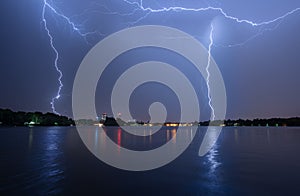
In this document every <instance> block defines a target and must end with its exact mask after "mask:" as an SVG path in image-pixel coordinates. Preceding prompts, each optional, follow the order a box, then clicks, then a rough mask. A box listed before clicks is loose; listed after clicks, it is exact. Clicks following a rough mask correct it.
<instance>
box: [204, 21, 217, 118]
mask: <svg viewBox="0 0 300 196" xmlns="http://www.w3.org/2000/svg"><path fill="white" fill-rule="evenodd" d="M213 33H214V26H213V23H211V24H210V33H209V46H208V59H207V65H206V74H207V76H206V85H207V97H208V105H209V107H210V109H211V116H212V118H211V119H212V120H215V118H216V115H215V109H214V107H213V105H212V103H211V101H212V100H211V95H210V88H209V87H210V85H209V78H210V72H209V67H210V63H211V49H212V46H213V44H214V38H213Z"/></svg>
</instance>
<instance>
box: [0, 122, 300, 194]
mask: <svg viewBox="0 0 300 196" xmlns="http://www.w3.org/2000/svg"><path fill="white" fill-rule="evenodd" d="M88 131H90V132H91V134H92V135H93V134H100V135H96V137H91V138H92V139H95V138H98V139H95V141H94V142H95V144H96V143H98V142H101V144H102V145H103V143H105V141H104V140H100V139H101V138H102V137H101V134H105V132H102V131H100V132H99V130H97V128H95V127H89V128H88ZM186 131H187V137H186V138H187V139H190V137H189V133H188V132H189V130H188V128H187V130H186ZM205 131H206V129H205V128H200V129H199V130H198V132H197V135H196V137H195V138H194V140H193V142H192V143H191V145H190V146H189V147H188V149H187V150H186V151H185V152H184V153H183V154H182V155H181V156H180V157H178V158H177V159H176V160H175V161H173V162H171V163H170V164H168V165H166V166H164V167H161V168H159V169H156V170H151V171H146V172H129V171H123V170H119V169H116V168H113V167H111V166H109V165H106V164H105V163H103V162H101V161H99V160H98V159H97V158H96V157H95V156H94V155H92V154H91V153H90V152H89V151H88V150H87V148H86V147H85V145H84V144H83V143H82V141H81V139H80V137H79V135H78V133H77V131H76V129H75V128H74V127H34V128H29V127H17V128H0V136H1V137H0V147H1V148H0V158H1V160H0V168H1V174H0V180H1V181H0V182H1V185H0V194H1V195H6V194H7V195H45V194H53V195H75V194H76V195H77V194H94V195H216V194H218V195H300V128H259V127H257V128H252V127H251V128H250V127H249V128H244V127H241V128H234V127H232V128H229V127H227V128H224V129H223V131H222V133H221V136H220V138H219V140H218V142H217V144H216V145H215V146H214V148H213V149H212V150H211V151H210V152H209V153H208V154H207V155H206V156H204V157H199V156H198V150H199V146H200V143H201V141H202V138H203V136H204V134H205ZM106 133H107V135H108V136H109V137H110V138H111V139H113V140H114V141H115V142H116V143H118V144H119V145H122V146H125V147H127V148H131V149H137V150H145V149H153V148H156V147H158V146H160V145H162V144H163V143H164V142H166V141H168V140H170V138H172V137H175V135H176V131H175V130H169V129H167V128H165V129H163V130H162V131H159V132H158V133H157V134H155V135H154V136H152V137H133V136H131V135H128V134H126V133H124V132H123V131H122V130H120V129H119V128H117V127H115V128H109V129H108V130H106ZM99 138H100V139H99Z"/></svg>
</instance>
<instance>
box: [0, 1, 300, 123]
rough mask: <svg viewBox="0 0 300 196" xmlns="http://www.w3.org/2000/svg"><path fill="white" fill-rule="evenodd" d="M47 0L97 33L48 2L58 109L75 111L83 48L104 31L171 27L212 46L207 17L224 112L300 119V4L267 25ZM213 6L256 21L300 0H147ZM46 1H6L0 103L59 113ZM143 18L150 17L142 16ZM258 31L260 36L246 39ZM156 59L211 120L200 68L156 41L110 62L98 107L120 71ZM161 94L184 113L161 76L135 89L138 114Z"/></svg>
mask: <svg viewBox="0 0 300 196" xmlns="http://www.w3.org/2000/svg"><path fill="white" fill-rule="evenodd" d="M131 1H134V0H131ZM48 2H49V3H50V4H51V5H52V6H53V7H54V8H55V9H56V10H57V11H59V13H62V14H64V15H65V16H67V17H69V18H70V20H71V21H72V22H74V24H76V25H78V26H77V27H78V28H79V29H80V31H81V32H82V33H87V32H93V33H92V34H89V35H87V36H81V35H79V34H78V33H77V32H76V31H73V30H72V28H71V26H70V25H69V24H68V23H67V22H66V20H64V19H63V18H62V17H59V16H58V15H56V14H55V13H53V12H51V10H50V9H46V19H47V22H48V27H49V30H50V32H51V34H52V36H53V37H54V45H55V47H56V49H57V50H58V52H59V61H58V65H59V68H60V69H61V71H62V72H63V78H62V82H63V84H64V86H63V88H62V91H61V97H60V99H59V100H57V101H56V102H55V107H56V110H57V111H58V112H59V113H60V114H63V115H68V116H72V108H71V104H72V86H73V81H74V77H75V74H76V71H77V68H78V67H79V65H80V63H81V61H82V59H83V58H84V56H85V55H86V53H87V52H88V51H89V50H90V49H91V48H92V47H93V46H94V45H95V44H96V43H98V42H99V41H100V40H102V39H103V38H105V37H106V36H108V35H110V34H111V33H114V32H117V31H119V30H121V29H124V28H126V27H131V26H136V25H149V24H151V25H165V26H170V27H174V28H178V29H180V30H182V31H184V32H186V33H189V34H190V35H192V36H194V37H195V38H197V39H198V40H199V41H200V42H201V43H202V44H203V45H204V46H205V47H208V45H209V31H210V23H211V22H212V21H213V22H214V24H215V34H214V46H213V48H212V56H213V57H214V59H215V61H216V63H217V65H218V66H219V69H220V71H221V73H222V75H223V79H224V83H225V87H226V93H227V115H226V118H227V119H228V118H231V119H236V118H250V119H252V118H256V117H257V118H269V117H292V116H300V104H299V100H300V91H299V85H300V77H299V73H300V55H299V54H300V36H299V35H300V10H299V11H297V12H295V13H294V14H291V15H289V16H287V17H286V18H284V19H283V20H279V21H278V22H275V23H272V24H270V25H265V26H260V27H252V26H251V25H248V24H245V23H243V24H239V23H236V22H234V21H232V20H228V19H226V18H224V17H223V16H222V15H221V14H220V13H219V12H217V11H205V12H189V11H178V12H172V11H170V12H160V13H150V14H149V13H148V12H143V11H142V10H136V11H135V12H134V13H133V11H134V10H135V9H136V8H137V7H136V6H135V5H130V4H128V3H126V2H124V1H122V0H103V1H102V0H99V1H96V0H94V1H92V0H72V1H66V0H53V1H48ZM208 5H211V6H214V7H221V8H222V9H223V10H224V11H225V12H226V13H228V14H230V15H232V16H235V17H238V18H241V19H247V20H251V21H254V22H257V23H259V22H262V21H269V20H272V19H274V18H276V17H279V16H282V15H284V14H285V13H287V12H289V11H291V10H293V9H295V8H297V7H300V1H299V0H278V1H274V0H265V1H261V0H252V1H247V2H245V1H239V0H227V1H215V0H211V1H204V0H203V1H196V0H193V1H192V0H185V1H182V0H181V1H180V0H166V1H153V0H151V1H150V0H149V1H144V6H145V7H151V8H153V9H159V8H161V7H170V6H182V7H189V8H199V7H207V6H208ZM42 8H43V0H2V1H1V6H0V13H1V17H0V26H1V30H0V39H1V60H0V63H1V69H0V77H1V83H0V89H1V91H0V92H1V96H0V108H9V109H12V110H15V111H19V110H22V111H41V112H51V111H52V109H51V105H50V102H51V99H52V98H53V97H55V96H56V92H57V90H58V85H59V83H58V81H57V79H58V76H59V75H58V73H57V71H56V70H55V67H54V58H55V53H54V51H53V49H52V48H51V47H50V44H49V37H48V36H47V33H46V31H45V29H44V26H43V23H42ZM130 13H132V14H130ZM146 14H148V15H147V16H146ZM144 16H146V17H144ZM141 17H144V19H142V20H139V19H140V18H141ZM259 32H263V33H261V34H259ZM255 35H258V36H255ZM253 36H255V37H253ZM251 37H253V39H250V40H249V38H251ZM246 40H249V41H246ZM240 43H242V44H240ZM236 44H237V45H236ZM239 44H240V45H239ZM230 45H234V47H229V46H230ZM149 60H157V61H163V62H167V63H169V64H172V65H174V66H175V67H177V68H178V69H180V70H181V71H182V72H183V73H184V74H185V75H187V76H188V78H189V79H190V80H191V83H192V84H193V86H194V87H195V89H196V92H197V95H198V97H199V100H200V108H201V119H208V118H209V115H210V109H209V106H208V99H207V87H206V84H205V80H204V78H203V77H202V76H201V74H196V73H195V71H194V69H195V68H193V66H192V65H191V64H190V63H189V62H188V61H186V59H184V58H182V57H180V56H178V55H176V54H174V53H172V52H170V51H167V50H163V49H157V48H141V49H136V50H132V51H129V52H127V53H125V54H122V55H120V56H119V57H117V58H116V59H115V60H114V61H113V62H112V63H111V65H110V67H109V68H108V69H107V70H106V71H105V75H103V77H101V78H100V80H99V83H98V89H97V93H96V106H97V111H98V113H99V114H101V113H102V112H108V113H110V109H109V104H110V103H109V100H110V97H109V95H110V92H111V88H112V86H113V84H114V82H115V81H116V79H117V78H118V76H120V74H121V73H122V72H123V71H124V70H126V69H127V68H129V67H130V66H132V65H134V64H136V63H139V62H143V61H149ZM170 77H171V76H170ZM147 89H148V90H147ZM149 89H150V90H149ZM154 101H161V102H162V103H165V105H166V108H167V109H168V112H169V113H168V115H169V116H168V119H169V120H175V119H177V118H178V116H179V114H178V112H179V108H178V107H177V105H178V99H177V98H176V97H175V95H174V93H173V92H172V91H170V89H168V88H167V87H166V86H162V85H160V84H157V83H153V84H145V85H142V86H141V87H139V88H138V89H136V91H135V92H134V94H133V95H132V100H131V102H132V103H131V111H132V114H133V116H134V117H135V118H136V119H140V120H147V119H148V118H149V116H148V113H147V112H148V106H149V104H151V103H152V102H154Z"/></svg>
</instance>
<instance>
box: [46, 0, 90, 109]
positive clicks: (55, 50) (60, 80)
mask: <svg viewBox="0 0 300 196" xmlns="http://www.w3.org/2000/svg"><path fill="white" fill-rule="evenodd" d="M47 9H49V10H50V11H51V12H52V13H54V14H55V15H57V16H58V17H60V18H62V19H64V20H65V21H66V22H67V23H68V24H69V25H70V27H71V28H72V30H73V31H75V32H77V33H78V34H79V35H80V36H82V37H84V38H86V37H87V36H88V35H90V34H93V33H95V32H85V33H83V32H82V31H81V30H80V29H79V28H78V27H77V26H76V25H75V23H73V22H72V21H71V20H70V19H69V18H68V17H67V16H65V15H64V14H61V13H60V12H58V11H57V10H56V9H55V8H54V7H53V6H51V5H50V4H49V3H48V2H47V0H43V8H42V21H43V24H44V29H45V31H46V33H47V36H48V38H49V43H50V47H51V49H52V50H53V52H54V54H55V59H54V67H55V69H56V71H57V73H58V75H59V76H58V79H57V80H58V83H59V86H58V90H57V92H56V95H55V97H53V98H52V99H51V102H50V105H51V108H52V111H53V112H54V113H55V114H59V113H58V112H57V111H56V108H55V101H56V100H58V99H59V98H60V97H61V90H62V88H63V86H64V85H63V83H62V77H63V73H62V71H61V69H60V68H59V65H58V60H59V52H58V49H57V48H56V47H55V45H54V37H53V35H52V34H51V31H50V29H49V27H48V22H47V19H46V10H47Z"/></svg>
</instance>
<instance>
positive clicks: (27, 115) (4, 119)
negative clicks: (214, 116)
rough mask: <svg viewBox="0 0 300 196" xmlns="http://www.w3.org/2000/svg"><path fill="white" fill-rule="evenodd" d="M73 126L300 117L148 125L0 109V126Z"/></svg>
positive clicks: (272, 122) (291, 122)
mask: <svg viewBox="0 0 300 196" xmlns="http://www.w3.org/2000/svg"><path fill="white" fill-rule="evenodd" d="M75 125H83V126H84V125H99V126H102V125H103V126H107V127H109V126H166V127H178V126H179V127H182V126H223V127H239V126H246V127H300V117H292V118H269V119H253V120H248V119H246V120H244V119H238V120H230V119H228V120H215V121H203V122H184V123H179V122H166V123H149V122H143V121H137V122H125V121H123V120H121V119H119V118H117V119H115V118H113V117H107V119H106V120H105V121H103V120H102V121H101V120H100V121H97V120H91V119H81V120H78V121H74V120H73V119H71V118H68V117H66V116H60V115H57V114H53V113H49V112H48V113H45V114H43V113H41V112H14V111H12V110H10V109H0V126H2V127H3V126H5V127H12V126H75Z"/></svg>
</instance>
